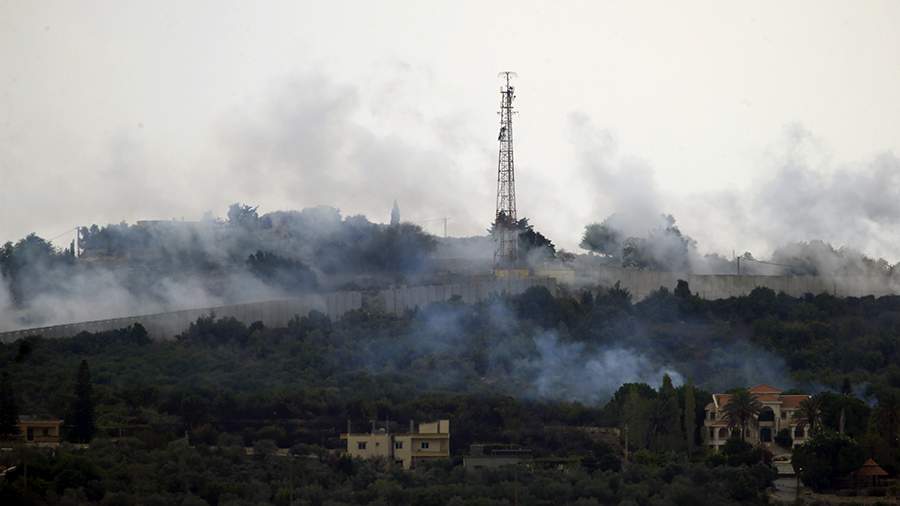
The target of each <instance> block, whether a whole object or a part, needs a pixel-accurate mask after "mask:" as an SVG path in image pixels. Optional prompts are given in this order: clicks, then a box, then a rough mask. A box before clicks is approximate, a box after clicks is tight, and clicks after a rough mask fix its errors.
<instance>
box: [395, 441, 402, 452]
mask: <svg viewBox="0 0 900 506" xmlns="http://www.w3.org/2000/svg"><path fill="white" fill-rule="evenodd" d="M394 448H396V449H398V450H402V449H403V441H396V442H395V443H394Z"/></svg>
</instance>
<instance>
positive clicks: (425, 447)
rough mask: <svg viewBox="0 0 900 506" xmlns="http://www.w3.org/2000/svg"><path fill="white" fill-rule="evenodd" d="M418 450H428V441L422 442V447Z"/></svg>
mask: <svg viewBox="0 0 900 506" xmlns="http://www.w3.org/2000/svg"><path fill="white" fill-rule="evenodd" d="M420 448H421V449H423V450H427V449H428V441H422V445H421V446H420Z"/></svg>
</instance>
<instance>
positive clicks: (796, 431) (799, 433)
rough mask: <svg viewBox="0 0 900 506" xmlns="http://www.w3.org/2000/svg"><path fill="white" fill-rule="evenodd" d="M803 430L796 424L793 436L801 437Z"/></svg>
mask: <svg viewBox="0 0 900 506" xmlns="http://www.w3.org/2000/svg"><path fill="white" fill-rule="evenodd" d="M804 432H805V431H804V430H803V426H801V425H798V426H797V428H795V429H794V437H795V438H801V437H803V435H804Z"/></svg>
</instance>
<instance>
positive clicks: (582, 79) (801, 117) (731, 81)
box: [0, 2, 900, 262]
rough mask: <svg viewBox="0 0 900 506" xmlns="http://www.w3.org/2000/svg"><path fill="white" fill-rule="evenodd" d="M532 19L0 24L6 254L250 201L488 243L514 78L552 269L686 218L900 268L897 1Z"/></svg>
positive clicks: (79, 16)
mask: <svg viewBox="0 0 900 506" xmlns="http://www.w3.org/2000/svg"><path fill="white" fill-rule="evenodd" d="M516 6H517V8H516V9H511V8H509V7H506V6H503V5H500V4H497V5H481V4H478V3H474V2H452V3H450V2H440V3H428V4H427V5H419V4H412V3H406V2H383V3H381V2H380V3H378V4H355V3H352V2H335V3H332V4H329V5H328V6H324V5H322V4H319V3H303V4H298V3H288V2H285V3H280V2H273V3H267V4H266V5H265V7H264V8H260V7H257V6H251V5H250V4H244V3H240V2H225V3H223V2H215V3H213V2H194V3H190V4H183V3H177V2H162V3H152V4H122V3H118V2H85V3H78V4H70V3H64V2H27V3H26V2H4V3H0V61H2V62H3V63H2V64H0V183H2V184H0V202H2V209H0V211H2V212H0V242H5V241H7V240H17V239H19V238H21V237H23V236H25V235H26V234H28V233H30V232H36V233H38V234H39V235H41V236H42V237H45V238H50V237H53V236H54V235H57V234H59V233H61V232H63V231H64V230H67V229H70V228H72V227H74V226H75V225H89V224H91V223H97V224H106V223H117V222H119V221H123V220H124V221H128V222H131V223H133V222H135V221H137V220H140V219H171V218H182V217H183V218H185V219H199V218H200V216H201V215H202V214H203V213H204V212H206V211H212V212H213V213H214V214H215V215H218V216H224V214H225V210H226V208H227V206H228V205H229V204H230V203H232V202H237V201H240V202H246V203H251V204H253V205H259V206H260V211H261V212H268V211H273V210H278V209H300V208H304V207H310V206H315V205H332V206H335V207H337V208H339V209H341V211H342V212H343V213H344V214H345V215H352V214H358V213H359V214H365V215H367V216H368V217H369V218H370V219H372V220H373V221H387V219H388V215H389V212H390V208H391V205H392V203H393V201H394V200H395V199H396V200H397V201H399V204H400V208H401V211H402V216H403V218H404V219H405V220H410V221H413V222H420V223H421V224H422V225H423V226H424V227H425V228H426V229H427V230H429V231H430V232H432V233H435V234H440V233H441V226H442V225H441V223H440V222H439V221H428V222H424V221H423V220H433V219H435V218H439V217H443V216H447V217H449V218H450V221H449V223H448V225H449V226H448V232H449V233H450V235H453V236H469V235H476V234H482V233H483V232H484V230H485V229H486V228H487V226H488V225H489V223H490V221H491V218H492V215H493V211H494V209H493V206H494V195H493V192H494V191H495V183H496V151H497V143H496V137H497V128H498V124H497V115H496V110H497V108H498V103H499V94H498V91H499V86H500V82H499V80H498V79H496V77H495V76H496V74H497V72H499V71H503V70H513V71H516V72H518V74H519V78H518V79H517V80H516V83H515V84H516V86H517V95H518V99H517V102H516V106H517V109H518V111H519V115H518V116H517V117H516V118H515V127H516V128H515V149H516V161H517V167H516V169H517V184H518V198H519V205H518V207H519V210H520V215H522V216H527V217H528V218H529V219H530V221H531V222H532V223H533V224H534V225H535V226H536V228H537V229H538V230H540V231H542V232H543V233H545V234H546V235H547V236H548V237H550V238H551V239H552V240H554V241H555V242H556V243H557V245H559V246H561V247H564V248H566V249H569V250H574V251H580V250H579V249H578V247H577V245H578V242H579V240H580V236H581V233H582V231H583V228H584V226H585V225H586V224H588V223H590V222H596V221H601V220H603V219H604V218H606V217H607V216H608V215H610V214H612V213H620V214H627V215H629V216H630V221H629V223H631V224H632V226H633V229H634V232H635V233H640V232H642V227H643V228H644V229H645V228H646V227H647V223H649V221H650V220H652V218H654V217H655V216H656V215H658V214H659V213H671V214H673V215H674V216H675V217H676V218H677V220H678V225H679V226H680V228H681V229H682V230H683V231H684V232H685V233H686V234H688V235H690V236H692V237H694V238H695V239H697V241H698V242H699V247H700V249H701V251H702V252H718V253H722V254H727V255H730V253H731V251H732V250H735V251H737V252H738V253H740V252H743V251H746V250H750V251H752V252H754V254H758V255H767V254H768V253H770V252H771V251H772V249H773V248H775V247H777V246H779V245H781V244H784V243H786V242H790V241H800V240H811V239H822V240H825V241H829V242H831V243H833V244H835V245H836V246H841V245H849V246H853V247H855V248H858V249H860V250H862V251H864V252H866V253H868V254H870V255H873V256H882V257H885V258H887V259H888V260H890V261H892V262H896V261H898V260H900V226H898V222H900V219H898V218H900V158H898V156H897V153H898V149H900V88H898V87H897V86H896V84H897V83H898V82H900V65H898V64H897V62H898V61H900V35H898V33H897V31H896V30H895V27H894V26H893V20H895V19H897V15H898V14H900V4H896V3H893V2H866V3H864V4H858V3H848V2H792V3H790V4H783V3H776V2H761V3H757V4H753V5H747V4H739V3H722V2H687V3H678V4H671V3H665V2H636V3H629V4H627V5H625V4H618V3H577V2H576V3H569V4H566V5H565V7H560V6H552V7H551V6H550V5H549V4H543V3H539V2H536V3H527V2H526V3H517V4H516ZM338 19H339V21H338ZM69 239H70V236H66V237H63V238H61V239H59V241H58V242H57V245H59V246H63V245H64V244H65V243H68V240H69ZM62 241H65V243H63V242H62Z"/></svg>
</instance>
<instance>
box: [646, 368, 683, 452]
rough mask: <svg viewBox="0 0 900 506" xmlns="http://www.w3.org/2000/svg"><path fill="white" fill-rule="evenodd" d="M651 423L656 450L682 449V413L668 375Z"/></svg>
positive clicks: (663, 383) (657, 400) (664, 379)
mask: <svg viewBox="0 0 900 506" xmlns="http://www.w3.org/2000/svg"><path fill="white" fill-rule="evenodd" d="M650 423H651V434H652V445H653V447H654V449H656V450H678V449H680V447H681V446H682V442H683V441H684V437H683V436H682V433H681V411H680V410H679V407H678V394H677V393H676V392H675V387H674V386H672V378H670V377H669V375H668V374H665V375H663V382H662V385H661V386H660V387H659V396H658V397H657V399H656V402H655V403H654V410H653V416H652V417H651V422H650Z"/></svg>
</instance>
